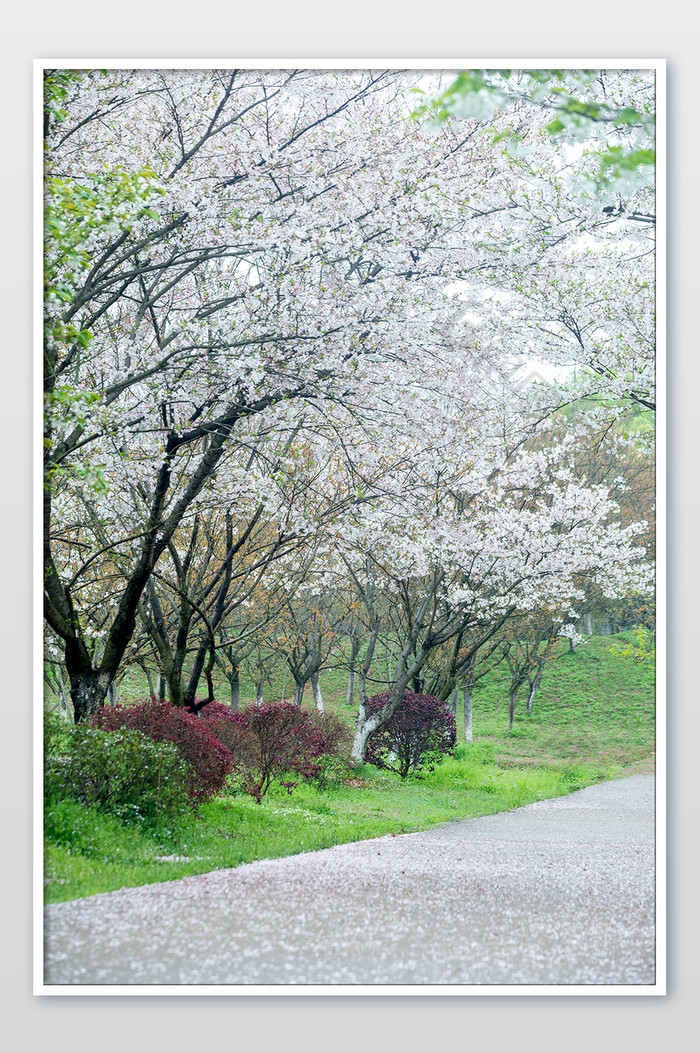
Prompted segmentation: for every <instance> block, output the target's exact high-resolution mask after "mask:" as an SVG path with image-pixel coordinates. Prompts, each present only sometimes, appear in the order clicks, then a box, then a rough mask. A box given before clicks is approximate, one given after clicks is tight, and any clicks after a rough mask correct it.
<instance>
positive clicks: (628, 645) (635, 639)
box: [610, 625, 656, 664]
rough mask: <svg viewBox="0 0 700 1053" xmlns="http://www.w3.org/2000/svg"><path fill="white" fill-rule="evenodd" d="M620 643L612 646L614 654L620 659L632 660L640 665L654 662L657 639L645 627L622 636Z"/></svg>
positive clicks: (637, 628) (639, 626) (611, 649)
mask: <svg viewBox="0 0 700 1053" xmlns="http://www.w3.org/2000/svg"><path fill="white" fill-rule="evenodd" d="M619 639H620V642H619V643H618V642H617V641H616V642H614V643H612V644H611V645H610V651H611V653H612V654H615V655H617V656H618V657H619V658H624V659H627V660H631V661H632V662H636V663H637V664H640V663H642V662H648V661H653V660H654V656H655V654H656V642H655V641H656V637H655V634H654V632H653V631H652V630H651V629H649V628H647V626H645V625H638V626H637V627H636V629H632V630H631V632H629V633H625V634H622V633H621V634H620V637H619Z"/></svg>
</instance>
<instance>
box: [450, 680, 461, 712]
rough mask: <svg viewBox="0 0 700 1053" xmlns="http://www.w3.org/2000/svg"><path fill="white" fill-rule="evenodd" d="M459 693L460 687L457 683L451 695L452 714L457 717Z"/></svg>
mask: <svg viewBox="0 0 700 1053" xmlns="http://www.w3.org/2000/svg"><path fill="white" fill-rule="evenodd" d="M458 695H459V688H458V687H457V685H456V684H455V688H454V691H453V692H452V694H451V695H450V711H451V713H452V716H453V717H454V718H455V719H456V718H457V697H458Z"/></svg>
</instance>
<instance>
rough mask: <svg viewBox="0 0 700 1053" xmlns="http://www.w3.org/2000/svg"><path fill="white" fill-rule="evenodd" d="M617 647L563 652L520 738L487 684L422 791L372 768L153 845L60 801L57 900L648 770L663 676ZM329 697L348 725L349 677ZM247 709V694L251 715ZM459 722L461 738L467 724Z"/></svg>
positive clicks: (51, 838) (500, 697) (207, 819)
mask: <svg viewBox="0 0 700 1053" xmlns="http://www.w3.org/2000/svg"><path fill="white" fill-rule="evenodd" d="M612 642H613V640H612V639H611V638H594V639H591V640H590V641H589V642H588V643H587V644H586V645H585V646H584V647H581V648H580V650H579V652H578V654H575V655H574V654H569V653H566V652H564V653H563V654H562V655H561V657H560V658H559V659H558V660H557V661H556V662H555V663H554V664H553V665H552V666H551V667H550V668H549V669H548V671H547V672H546V674H545V678H544V681H543V683H542V687H541V689H540V694H539V696H538V698H537V701H536V703H535V709H534V711H533V714H532V716H531V717H529V718H528V717H526V716H525V715H524V712H523V713H522V715H521V714H516V724H515V727H514V730H513V732H512V733H511V734H510V735H506V733H505V730H504V729H505V696H506V685H505V684H504V682H503V681H502V680H500V679H499V677H498V671H497V672H496V674H495V675H494V677H493V678H491V679H490V680H489V681H488V682H485V681H481V683H480V684H479V685H478V686H477V689H476V691H475V694H474V734H475V742H474V744H473V745H472V746H465V745H462V746H460V747H459V749H458V751H457V752H458V756H457V757H456V758H455V759H450V760H447V761H445V762H444V763H443V764H441V765H440V766H439V767H438V768H437V769H436V770H435V771H434V772H432V773H429V774H428V775H427V776H426V777H425V778H423V779H416V780H409V781H407V782H406V783H403V784H402V783H401V782H400V780H398V778H397V777H396V776H393V775H390V774H385V773H381V772H378V771H377V770H376V769H373V768H371V767H369V766H365V767H364V768H363V769H361V770H359V771H358V772H357V773H356V774H355V777H354V778H353V779H351V780H350V782H349V783H348V784H343V785H341V786H338V787H335V788H331V789H326V790H323V791H322V790H318V789H316V788H315V787H313V786H311V785H302V786H300V787H299V788H298V789H297V790H295V791H294V793H293V795H291V796H289V795H288V794H287V793H286V792H284V791H283V790H281V789H279V788H276V789H275V790H273V791H272V792H271V793H270V794H269V795H268V796H267V797H266V798H265V799H264V800H263V803H262V805H260V806H258V805H256V804H255V802H254V801H253V800H252V799H249V798H245V797H240V796H237V797H231V798H223V799H221V800H218V801H214V802H212V803H210V804H208V805H206V806H205V807H203V808H202V810H201V814H200V817H199V818H198V819H197V820H196V821H193V822H192V823H191V824H190V825H189V826H188V827H187V828H185V829H182V830H181V831H178V832H168V831H160V832H159V834H158V835H157V836H154V835H146V834H145V833H142V832H140V831H137V830H134V829H127V828H124V827H123V826H121V825H120V824H119V823H117V822H116V821H115V820H113V819H111V818H109V817H105V816H100V815H98V814H97V813H94V812H91V811H90V810H86V809H85V808H82V807H79V806H76V805H72V804H71V803H69V802H62V803H61V804H60V805H57V806H54V807H53V808H52V809H51V810H50V811H49V813H48V815H47V820H48V822H47V835H48V836H47V840H46V847H47V852H46V878H45V885H46V898H47V901H48V902H58V901H61V900H66V899H74V898H76V897H79V896H86V895H91V894H92V893H95V892H104V891H109V890H111V889H116V888H121V887H125V886H135V885H140V884H147V883H149V882H153V881H165V880H171V879H174V878H179V877H182V876H184V875H186V874H195V873H202V872H205V871H208V870H214V869H218V868H220V867H231V866H237V865H239V864H240V863H243V862H247V861H251V860H254V859H261V858H272V857H275V856H281V855H289V854H292V853H294V852H302V851H311V850H314V849H317V848H326V847H329V846H331V845H334V844H340V843H343V842H346V841H355V840H362V839H365V838H369V837H377V836H380V835H382V834H391V833H404V832H408V831H412V830H420V829H426V828H427V827H430V826H434V825H435V824H437V823H440V822H445V821H449V820H451V819H459V818H467V817H469V816H473V815H484V814H489V813H492V812H498V811H504V810H507V809H509V808H515V807H518V806H520V805H523V804H527V803H529V802H530V801H533V800H539V799H544V798H547V797H554V796H558V795H560V794H564V793H568V792H570V791H571V790H572V789H577V788H579V787H581V786H585V785H589V784H590V783H592V782H596V781H599V780H600V779H604V778H615V777H619V776H623V775H626V774H629V773H632V772H639V771H651V770H653V749H654V690H653V685H654V674H653V667H652V665H651V663H644V664H639V665H636V664H634V663H633V662H630V661H625V660H622V659H620V658H618V657H616V656H614V655H613V654H612V653H611V651H610V646H611V643H612ZM281 686H282V685H281V682H280V683H277V684H275V683H273V685H272V687H271V689H270V690H269V691H268V693H267V697H268V698H273V697H275V695H276V697H281ZM323 687H324V699H325V703H326V708H327V709H328V710H331V711H334V712H336V713H338V715H340V716H342V717H344V718H345V719H347V720H348V722H349V723H352V719H353V715H354V709H349V708H348V707H347V706H346V704H345V698H344V693H345V677H344V674H343V673H342V671H340V670H337V671H335V672H333V671H331V672H329V673H328V674H327V675H326V677H325V679H324V684H323ZM277 692H279V694H277ZM285 693H288V692H285ZM121 694H122V697H123V699H124V701H131V700H136V699H138V698H143V697H144V695H145V690H144V684H143V683H142V682H139V680H138V679H136V678H131V680H126V679H125V681H124V683H123V685H122V692H121ZM221 697H222V698H225V697H226V695H225V694H224V693H223V692H222V696H221ZM249 700H250V698H249V697H247V696H246V692H245V684H244V693H243V703H244V704H245V703H246V702H247V701H249ZM306 704H307V705H309V704H310V700H307V702H306ZM521 706H522V709H523V710H524V701H523V703H522V704H521ZM458 723H459V725H460V726H459V733H460V736H461V713H460V714H459V720H458ZM169 856H177V857H180V858H179V859H175V860H168V859H167V858H164V857H169ZM156 857H161V858H160V859H158V858H156Z"/></svg>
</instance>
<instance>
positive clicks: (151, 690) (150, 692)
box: [137, 662, 156, 698]
mask: <svg viewBox="0 0 700 1053" xmlns="http://www.w3.org/2000/svg"><path fill="white" fill-rule="evenodd" d="M137 664H138V667H139V669H140V670H141V672H142V673H143V675H144V676H145V677H146V683H147V684H148V696H149V698H155V697H156V692H155V689H154V687H153V678H152V677H151V671H150V669H149V668H148V666H147V665H146V663H145V662H138V663H137Z"/></svg>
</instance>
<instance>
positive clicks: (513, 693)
mask: <svg viewBox="0 0 700 1053" xmlns="http://www.w3.org/2000/svg"><path fill="white" fill-rule="evenodd" d="M517 696H518V689H517V687H512V688H511V689H510V691H509V692H508V727H507V728H506V731H511V730H512V728H513V721H514V719H515V700H516V698H517Z"/></svg>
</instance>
